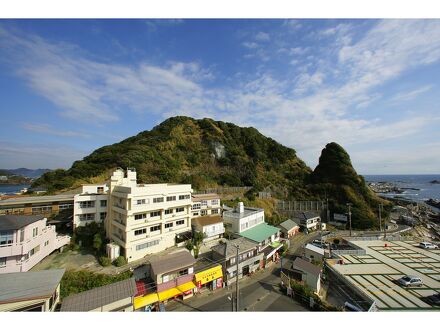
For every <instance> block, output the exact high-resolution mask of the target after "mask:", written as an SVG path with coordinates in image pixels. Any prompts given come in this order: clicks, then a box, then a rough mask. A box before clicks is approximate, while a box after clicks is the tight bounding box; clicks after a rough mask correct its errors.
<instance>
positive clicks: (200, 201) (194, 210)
mask: <svg viewBox="0 0 440 330" xmlns="http://www.w3.org/2000/svg"><path fill="white" fill-rule="evenodd" d="M221 213H222V212H221V206H220V196H219V195H217V194H198V195H192V205H191V216H192V218H193V219H194V218H197V217H204V216H207V215H208V216H209V215H221Z"/></svg>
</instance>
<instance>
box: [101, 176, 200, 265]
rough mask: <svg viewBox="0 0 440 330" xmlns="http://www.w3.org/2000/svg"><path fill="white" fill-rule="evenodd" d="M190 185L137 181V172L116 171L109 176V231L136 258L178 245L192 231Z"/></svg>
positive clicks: (125, 253)
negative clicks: (178, 238) (139, 182)
mask: <svg viewBox="0 0 440 330" xmlns="http://www.w3.org/2000/svg"><path fill="white" fill-rule="evenodd" d="M191 192H192V189H191V185H189V184H137V181H136V171H135V170H134V169H128V170H127V172H126V173H125V172H124V171H123V170H122V169H118V170H116V171H115V172H114V173H113V175H112V176H111V178H110V183H109V192H108V201H107V221H106V222H105V224H106V234H107V237H108V238H109V239H110V240H111V242H112V243H115V244H117V245H119V246H120V251H121V255H123V256H124V257H125V258H126V259H127V261H129V262H131V261H135V260H138V259H141V258H143V257H144V256H146V255H148V254H152V253H157V252H160V251H163V250H165V249H166V248H169V247H172V246H174V245H175V244H176V235H178V234H181V233H184V232H190V231H191Z"/></svg>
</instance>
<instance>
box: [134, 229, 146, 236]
mask: <svg viewBox="0 0 440 330" xmlns="http://www.w3.org/2000/svg"><path fill="white" fill-rule="evenodd" d="M146 233H147V228H142V229H138V230H135V231H134V235H135V236H139V235H143V234H146Z"/></svg>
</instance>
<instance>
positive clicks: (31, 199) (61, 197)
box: [0, 194, 75, 205]
mask: <svg viewBox="0 0 440 330" xmlns="http://www.w3.org/2000/svg"><path fill="white" fill-rule="evenodd" d="M74 196H75V195H74V194H65V195H64V194H59V195H51V196H35V197H18V198H10V199H4V200H0V205H10V204H25V203H44V202H56V201H60V202H61V201H64V202H65V201H70V200H72V201H73V198H74Z"/></svg>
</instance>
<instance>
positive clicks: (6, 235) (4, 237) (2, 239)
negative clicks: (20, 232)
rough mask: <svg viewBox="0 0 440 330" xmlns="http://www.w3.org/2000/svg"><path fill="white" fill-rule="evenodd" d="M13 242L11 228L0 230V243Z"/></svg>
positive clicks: (7, 243)
mask: <svg viewBox="0 0 440 330" xmlns="http://www.w3.org/2000/svg"><path fill="white" fill-rule="evenodd" d="M13 242H14V232H13V231H12V230H7V231H6V230H4V231H0V245H9V244H12V243H13Z"/></svg>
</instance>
